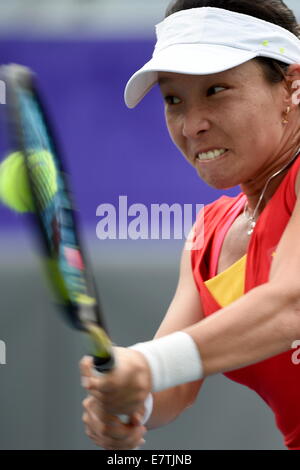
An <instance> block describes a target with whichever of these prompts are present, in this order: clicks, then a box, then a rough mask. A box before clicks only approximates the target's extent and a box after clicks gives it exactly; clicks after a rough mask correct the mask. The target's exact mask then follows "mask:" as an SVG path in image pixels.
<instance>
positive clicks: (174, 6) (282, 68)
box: [165, 0, 300, 83]
mask: <svg viewBox="0 0 300 470" xmlns="http://www.w3.org/2000/svg"><path fill="white" fill-rule="evenodd" d="M200 7H214V8H223V9H224V10H229V11H234V12H236V13H243V14H244V15H249V16H254V17H256V18H260V19H261V20H265V21H268V22H269V23H274V24H276V25H278V26H281V27H282V28H285V29H287V30H288V31H290V32H291V33H293V34H294V35H295V36H297V37H298V38H300V26H299V25H298V23H297V20H296V18H295V15H294V13H293V12H292V10H290V9H289V8H288V7H287V6H286V4H285V3H284V2H282V1H281V0H175V1H174V0H173V1H172V2H171V3H170V5H169V6H168V8H167V11H166V15H165V16H166V17H167V16H170V15H172V14H173V13H175V12H177V11H181V10H188V9H190V8H200ZM254 60H255V61H256V62H258V63H259V64H260V65H261V66H262V69H263V71H264V75H265V78H266V79H267V80H268V82H270V83H279V82H281V81H282V80H284V79H285V72H286V71H287V68H288V67H289V65H288V64H285V63H283V62H280V61H279V60H275V59H271V58H268V57H256V58H255V59H254Z"/></svg>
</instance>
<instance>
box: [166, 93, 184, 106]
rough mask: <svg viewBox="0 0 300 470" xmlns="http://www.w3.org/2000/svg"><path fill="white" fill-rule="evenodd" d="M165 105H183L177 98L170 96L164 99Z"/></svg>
mask: <svg viewBox="0 0 300 470" xmlns="http://www.w3.org/2000/svg"><path fill="white" fill-rule="evenodd" d="M164 100H165V103H167V104H170V105H175V104H179V103H181V100H180V99H179V98H177V96H172V95H168V96H165V97H164Z"/></svg>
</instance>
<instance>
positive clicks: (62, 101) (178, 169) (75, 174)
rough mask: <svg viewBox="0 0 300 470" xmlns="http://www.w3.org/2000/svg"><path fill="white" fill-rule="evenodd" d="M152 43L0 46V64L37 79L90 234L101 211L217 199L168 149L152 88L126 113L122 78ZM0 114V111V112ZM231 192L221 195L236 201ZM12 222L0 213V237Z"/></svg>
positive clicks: (15, 219)
mask: <svg viewBox="0 0 300 470" xmlns="http://www.w3.org/2000/svg"><path fill="white" fill-rule="evenodd" d="M152 47H153V43H152V41H150V40H149V41H148V40H139V41H136V40H123V41H122V40H111V41H108V40H99V41H90V40H89V41H78V42H77V41H71V40H69V41H66V40H59V41H53V40H52V41H47V40H24V39H22V38H18V39H11V40H8V39H6V40H2V41H1V43H0V61H1V63H11V62H16V63H20V64H24V65H27V66H29V67H31V68H32V69H33V70H34V71H35V72H36V73H37V75H38V78H39V83H40V88H41V91H42V93H43V95H44V97H45V100H46V103H47V104H48V108H49V111H50V116H51V117H52V120H53V121H54V128H55V129H56V133H57V135H58V137H59V140H60V143H61V147H62V148H63V150H64V153H65V156H66V159H67V167H68V168H69V170H70V172H71V175H72V180H71V181H72V185H73V189H74V193H75V200H76V202H77V204H78V208H79V209H80V210H81V220H82V222H84V224H86V225H88V226H89V227H91V228H95V227H96V224H97V221H98V220H99V218H97V216H96V208H97V206H98V205H99V204H101V203H112V204H117V202H118V197H119V195H127V196H128V205H130V204H133V203H143V204H146V205H149V204H151V203H163V202H166V203H168V204H173V203H175V202H177V203H181V204H184V203H193V204H196V203H198V204H206V203H208V202H211V201H212V200H214V199H216V198H217V197H219V196H220V195H221V193H220V191H215V190H213V189H211V188H209V187H208V186H206V185H205V184H204V183H203V182H202V181H201V180H199V178H198V176H197V174H196V173H195V171H194V170H193V168H192V167H190V166H189V165H188V164H187V163H186V161H185V160H184V158H183V157H182V156H181V155H180V153H179V152H178V150H177V149H176V148H175V147H174V145H173V144H172V142H171V140H170V138H169V136H168V133H167V130H166V126H165V123H164V116H163V103H162V99H161V97H160V95H159V91H158V89H157V87H156V89H154V90H153V91H151V93H150V94H149V95H148V96H147V97H146V98H145V99H144V100H143V102H142V103H141V104H140V105H139V106H138V107H137V108H136V109H134V110H129V109H127V108H126V106H125V104H124V101H123V91H124V87H125V84H126V82H127V80H128V78H129V77H130V76H131V74H132V73H133V72H135V71H136V70H137V68H139V67H140V66H141V65H143V64H144V62H145V60H147V58H148V57H150V56H151V54H152ZM0 111H1V113H3V111H4V106H3V105H1V110H0ZM4 140H5V136H4V134H3V126H1V129H0V150H1V153H0V156H1V158H2V157H3V156H4V155H5V150H4V148H5V143H4ZM237 192H238V191H237V189H233V190H231V191H227V193H229V194H233V195H234V194H236V193H237ZM19 219H20V216H16V215H15V214H11V213H10V212H9V211H8V210H7V209H5V208H3V207H1V208H0V222H1V230H4V229H6V228H13V229H15V230H16V229H17V226H18V224H19Z"/></svg>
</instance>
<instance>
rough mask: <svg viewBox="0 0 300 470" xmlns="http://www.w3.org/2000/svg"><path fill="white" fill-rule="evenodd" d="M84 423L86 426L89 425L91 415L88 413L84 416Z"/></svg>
mask: <svg viewBox="0 0 300 470" xmlns="http://www.w3.org/2000/svg"><path fill="white" fill-rule="evenodd" d="M82 421H83V423H84V424H88V423H89V415H88V414H87V413H83V415H82Z"/></svg>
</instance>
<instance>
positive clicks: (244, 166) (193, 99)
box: [159, 61, 287, 189]
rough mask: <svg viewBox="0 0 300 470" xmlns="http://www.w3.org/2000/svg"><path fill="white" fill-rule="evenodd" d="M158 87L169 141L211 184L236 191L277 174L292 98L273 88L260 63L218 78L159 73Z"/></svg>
mask: <svg viewBox="0 0 300 470" xmlns="http://www.w3.org/2000/svg"><path fill="white" fill-rule="evenodd" d="M159 84H160V88H161V92H162V94H163V96H164V99H165V116H166V123H167V127H168V130H169V133H170V136H171V138H172V140H173V142H174V144H175V145H176V146H177V147H178V149H179V150H180V151H181V152H182V154H183V155H184V156H185V157H186V159H187V160H188V161H189V162H190V163H191V164H192V165H193V166H194V167H195V169H196V170H197V172H198V174H199V176H200V177H201V178H202V179H203V180H204V181H205V182H206V183H207V184H209V185H210V186H212V187H215V188H219V189H225V188H229V187H234V186H236V185H238V184H246V183H247V182H248V181H249V179H250V180H255V179H256V178H258V179H259V178H260V175H262V174H265V175H266V174H267V173H268V169H270V168H272V166H273V168H274V161H276V159H277V158H278V156H280V155H281V154H282V152H284V149H285V147H286V145H287V142H286V135H285V127H284V126H283V125H282V117H283V113H284V111H285V110H286V107H287V104H286V102H285V101H284V99H285V98H286V94H287V92H286V90H285V89H284V86H283V84H282V83H279V84H276V85H273V84H269V83H268V82H267V81H266V79H265V77H264V75H263V71H262V69H261V67H260V66H259V64H257V63H256V62H255V61H249V62H246V63H245V64H242V65H240V66H239V67H235V68H233V69H231V70H228V71H225V72H222V73H218V74H213V75H182V74H175V73H166V72H160V73H159ZM223 149H226V152H225V153H224V154H223V155H219V156H216V157H213V158H211V157H212V155H211V154H210V155H209V156H207V155H205V153H206V152H208V151H214V150H223ZM201 153H202V154H203V153H204V155H201V156H200V157H198V155H199V154H201Z"/></svg>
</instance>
